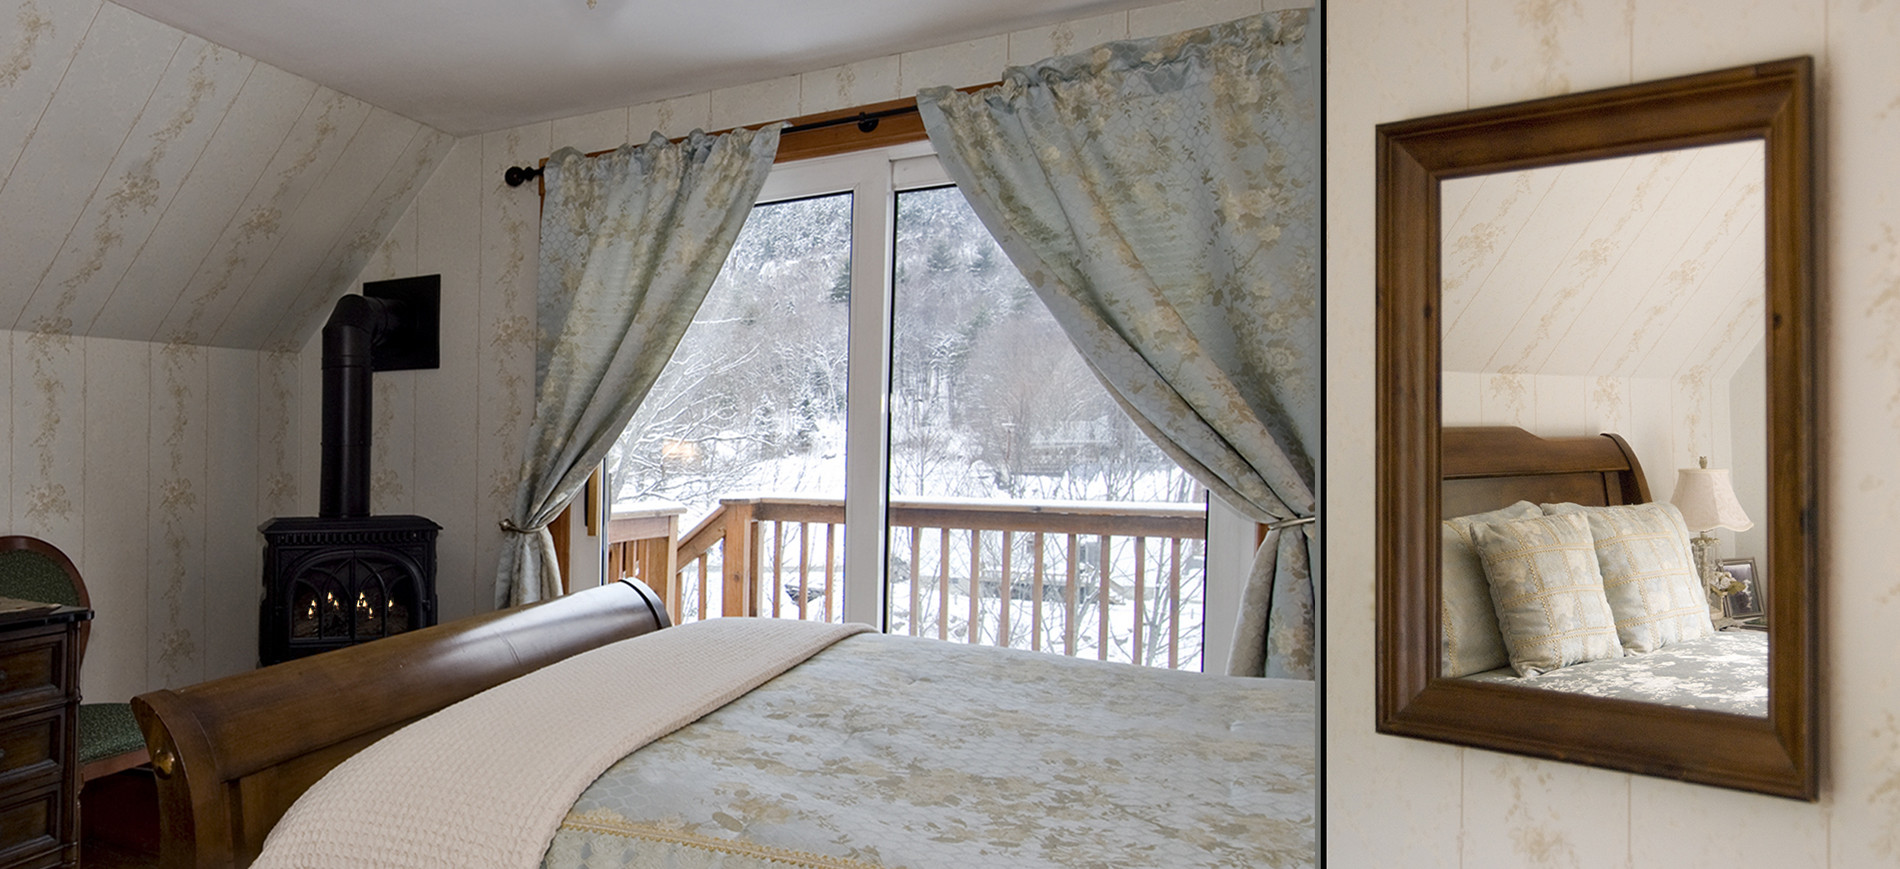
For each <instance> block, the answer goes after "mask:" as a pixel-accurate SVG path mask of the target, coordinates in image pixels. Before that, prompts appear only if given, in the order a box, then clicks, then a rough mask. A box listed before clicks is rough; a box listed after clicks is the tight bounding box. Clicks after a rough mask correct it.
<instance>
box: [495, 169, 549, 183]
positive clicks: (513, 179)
mask: <svg viewBox="0 0 1900 869" xmlns="http://www.w3.org/2000/svg"><path fill="white" fill-rule="evenodd" d="M542 171H543V170H541V169H540V168H538V167H535V166H510V167H508V171H507V172H504V173H502V176H501V180H503V181H506V182H508V186H509V187H520V186H521V185H523V184H526V183H528V182H529V181H533V180H534V179H536V178H539V177H541V172H542Z"/></svg>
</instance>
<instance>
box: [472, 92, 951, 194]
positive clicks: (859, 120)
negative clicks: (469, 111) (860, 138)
mask: <svg viewBox="0 0 1900 869" xmlns="http://www.w3.org/2000/svg"><path fill="white" fill-rule="evenodd" d="M916 113H917V106H916V104H914V103H913V104H911V105H908V106H899V107H897V108H894V109H884V110H882V111H876V112H859V113H857V114H855V115H849V116H847V117H842V118H831V119H829V120H824V121H811V122H808V123H803V124H791V125H788V126H785V127H782V128H780V129H779V135H790V134H792V133H808V132H811V131H813V130H824V129H829V128H831V127H842V126H844V125H845V124H856V125H857V127H858V132H860V133H869V132H872V131H874V130H876V129H877V123H878V121H880V120H883V119H884V118H894V117H897V116H899V115H911V114H916ZM543 171H545V170H543V169H542V168H541V167H539V166H510V167H508V169H507V170H506V171H504V172H503V173H502V180H503V181H506V182H507V183H508V186H509V187H520V186H521V185H523V184H526V183H528V182H529V181H533V180H534V179H536V178H539V177H541V173H542V172H543Z"/></svg>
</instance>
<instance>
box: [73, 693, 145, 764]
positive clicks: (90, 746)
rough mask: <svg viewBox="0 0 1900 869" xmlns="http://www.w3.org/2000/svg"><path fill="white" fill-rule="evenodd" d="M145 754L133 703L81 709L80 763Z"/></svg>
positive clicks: (99, 705) (102, 704)
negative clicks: (125, 755)
mask: <svg viewBox="0 0 1900 869" xmlns="http://www.w3.org/2000/svg"><path fill="white" fill-rule="evenodd" d="M144 750H145V737H144V735H142V734H140V733H139V723H138V721H137V720H135V719H133V717H132V704H130V703H82V704H80V706H79V763H80V765H81V766H84V765H86V764H88V763H91V762H93V761H95V760H102V759H104V758H108V757H116V756H118V755H121V754H130V753H132V752H135V751H144Z"/></svg>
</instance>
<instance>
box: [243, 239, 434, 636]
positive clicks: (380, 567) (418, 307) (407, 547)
mask: <svg viewBox="0 0 1900 869" xmlns="http://www.w3.org/2000/svg"><path fill="white" fill-rule="evenodd" d="M440 280H441V278H440V276H439V275H431V276H428V277H425V278H406V279H403V280H400V281H380V282H376V283H368V284H364V285H363V295H361V296H355V295H350V296H344V297H343V298H342V299H341V300H339V301H338V302H337V305H336V309H335V311H333V312H332V313H331V315H330V320H329V322H328V323H325V324H324V327H323V478H322V488H321V493H320V496H319V502H318V509H317V515H316V516H315V517H307V516H304V517H291V518H279V519H272V520H271V521H269V522H267V523H265V524H264V526H263V527H262V528H261V529H259V530H261V531H262V532H263V533H264V542H265V546H264V601H263V604H262V606H261V607H260V611H259V615H258V630H257V646H258V659H259V661H260V662H262V663H263V664H265V665H270V664H276V663H279V662H282V661H288V660H290V659H292V658H301V657H304V656H306V655H314V654H316V653H318V652H324V651H328V650H330V649H338V648H342V647H344V646H351V645H355V644H357V643H363V642H368V641H370V640H375V639H380V638H382V637H387V636H391V635H393V634H399V633H402V632H404V631H409V630H414V629H416V628H424V627H428V626H430V625H433V624H435V620H436V612H435V607H436V594H435V538H436V533H437V532H439V531H441V530H442V529H441V526H439V525H437V524H435V523H434V522H431V521H429V520H427V519H424V518H422V517H421V516H371V515H370V511H369V476H370V419H371V416H370V398H371V394H372V390H371V375H372V373H373V372H375V371H390V370H397V369H405V368H435V367H438V363H437V355H438V350H437V339H436V322H437V318H438V311H439V310H440V308H439V305H440V294H441V283H440Z"/></svg>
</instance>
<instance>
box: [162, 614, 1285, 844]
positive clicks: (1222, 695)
mask: <svg viewBox="0 0 1900 869" xmlns="http://www.w3.org/2000/svg"><path fill="white" fill-rule="evenodd" d="M665 626H666V617H665V614H664V611H663V609H661V608H660V606H659V605H658V603H657V601H656V600H655V599H654V598H652V597H651V595H650V593H648V592H645V591H644V590H642V589H640V588H636V587H634V586H632V585H629V584H615V585H613V586H609V587H606V588H602V589H596V590H591V591H588V592H583V593H580V594H576V595H571V596H569V597H566V598H561V599H558V600H555V601H551V602H548V603H544V604H538V605H535V606H531V607H526V608H522V609H520V610H514V611H505V612H502V613H497V614H493V615H491V616H487V617H484V618H482V619H478V620H473V621H469V622H465V623H457V624H452V625H444V626H441V627H440V628H435V629H431V630H428V631H420V632H416V633H414V634H410V635H403V636H399V637H395V638H391V639H389V640H385V641H379V642H378V643H372V644H367V645H365V646H361V647H356V648H352V649H348V650H343V651H340V652H333V653H329V654H326V655H322V656H317V657H314V658H311V659H308V661H298V662H293V663H290V664H285V665H280V666H278V667H272V668H268V669H266V670H260V671H256V672H253V673H247V674H242V675H239V676H234V677H230V678H228V679H224V680H218V681H215V682H211V683H206V684H204V685H199V686H193V687H190V688H185V689H181V690H178V691H160V692H154V693H152V694H148V695H143V696H141V697H140V698H138V699H137V700H136V701H135V705H136V706H137V708H138V712H139V715H140V722H141V726H142V727H143V728H144V730H145V733H146V736H147V741H148V743H149V744H150V745H151V746H152V747H153V750H154V762H155V766H156V768H157V771H158V773H159V775H160V779H159V786H160V801H161V824H162V827H163V830H162V835H163V847H164V855H163V859H164V862H165V865H167V866H177V867H184V866H193V867H198V866H244V865H250V864H251V863H252V861H253V860H255V859H257V858H258V855H259V853H260V851H262V850H264V845H265V842H266V839H267V837H268V836H269V835H270V834H271V833H272V831H273V829H276V830H277V832H278V835H277V840H276V841H273V842H272V843H271V849H272V850H271V853H270V854H269V855H267V856H266V858H265V861H264V863H262V864H260V865H266V864H269V863H270V862H271V861H274V860H276V859H277V857H278V852H279V851H282V850H283V849H286V848H301V847H303V845H302V844H300V843H302V842H304V841H305V839H310V840H311V841H313V842H314V841H316V840H318V839H322V840H324V841H323V842H318V843H317V844H313V845H311V846H310V848H311V849H313V850H308V851H306V852H304V853H306V854H308V853H316V854H319V855H322V854H328V855H329V859H330V860H331V862H332V864H334V865H351V864H352V863H355V862H358V860H359V855H357V854H355V853H354V852H353V849H355V848H357V847H360V846H361V845H362V843H364V842H366V841H370V840H383V839H386V838H389V837H400V836H406V835H408V834H407V833H404V832H402V831H403V830H406V829H408V828H410V827H412V826H416V825H418V824H420V825H421V826H428V825H431V824H440V825H444V829H445V830H447V828H448V827H453V826H455V825H457V824H460V825H464V826H465V827H466V829H463V830H459V831H455V830H449V831H447V832H441V831H438V833H439V834H438V833H430V834H428V835H431V836H435V839H433V840H431V841H432V842H433V843H434V844H426V843H425V844H415V843H412V842H405V843H404V844H403V845H402V846H401V847H399V848H396V849H395V850H398V851H402V850H404V849H407V850H408V852H409V853H410V855H411V856H414V854H415V853H421V854H422V855H423V856H422V857H421V858H420V859H419V860H414V861H411V862H410V863H409V865H471V864H480V865H545V866H548V867H554V869H564V867H570V866H589V867H595V866H649V865H652V866H659V865H669V866H670V865H694V866H723V867H729V869H730V867H749V866H788V865H789V866H832V867H869V866H947V865H1006V866H1037V865H1051V866H1055V865H1106V864H1118V863H1121V864H1139V865H1169V866H1191V865H1249V866H1304V865H1311V864H1312V862H1313V843H1314V834H1313V826H1312V819H1313V808H1314V776H1315V773H1314V755H1313V752H1314V742H1315V740H1314V736H1313V722H1314V716H1313V703H1314V700H1313V690H1312V685H1311V683H1305V682H1285V681H1280V680H1260V679H1251V680H1245V679H1232V678H1228V677H1215V676H1203V675H1200V674H1190V673H1174V672H1170V671H1161V670H1149V669H1145V668H1135V667H1130V666H1127V665H1119V664H1103V663H1100V662H1094V661H1078V660H1074V659H1067V658H1061V657H1057V656H1051V655H1045V654H1040V653H1029V652H1016V651H1011V650H1005V649H994V648H987V647H971V646H963V645H958V644H952V643H943V642H939V641H934V640H918V639H913V638H905V637H889V636H884V635H879V634H875V633H854V632H852V631H851V630H849V629H843V628H832V627H827V626H818V625H813V624H811V623H798V622H775V621H774V620H759V619H727V620H715V621H713V622H704V623H695V624H691V625H686V626H683V627H679V628H670V629H668V630H665V631H661V630H659V629H660V628H661V627H665ZM762 634H782V635H783V636H784V637H785V638H786V639H784V640H772V641H771V642H774V643H780V644H781V645H783V644H786V643H789V644H791V645H795V646H798V647H799V651H798V653H797V654H795V655H791V656H790V657H795V658H797V660H796V661H792V662H791V663H789V664H788V665H786V666H778V665H775V664H771V663H770V662H771V661H775V660H777V659H778V658H779V657H780V655H779V653H778V652H775V651H771V650H765V651H754V650H752V647H750V646H747V643H751V642H754V640H753V639H752V638H755V637H758V636H760V635H762ZM821 635H822V636H821ZM624 638H635V639H631V641H629V642H617V641H618V640H621V639H624ZM759 642H761V643H764V642H765V641H759ZM695 644H697V645H695ZM806 646H811V647H814V648H815V651H809V652H808V651H805V647H806ZM379 647H380V648H379ZM761 648H764V647H763V646H761ZM774 648H776V647H774ZM708 649H710V650H713V651H712V652H708V651H707V650H708ZM735 649H737V650H739V651H732V650H735ZM720 650H724V651H725V652H729V654H725V655H724V657H721V656H720ZM709 658H719V660H717V661H711V662H710V663H704V664H699V663H695V664H693V665H692V666H689V667H682V666H680V665H679V662H680V661H693V662H702V661H707V660H708V659H709ZM728 659H730V660H728ZM654 662H659V663H654ZM666 662H672V663H670V664H669V663H666ZM589 668H591V669H592V670H593V671H595V675H594V676H591V677H588V679H587V680H582V679H577V678H575V677H574V674H575V673H579V672H581V671H583V670H587V669H589ZM687 669H690V670H693V671H694V672H695V673H700V672H704V673H707V674H711V673H721V672H726V671H727V670H731V671H732V674H735V675H731V676H730V679H731V681H732V682H733V683H734V684H736V685H737V688H733V687H732V686H726V687H720V686H716V685H715V686H710V687H707V686H701V685H699V684H697V682H695V683H694V684H685V683H684V682H681V683H679V684H675V681H676V680H677V674H678V673H679V672H680V671H682V670H687ZM741 670H744V671H746V673H749V674H750V675H746V673H740V672H739V671H741ZM366 672H373V673H380V674H385V675H384V676H383V677H381V678H376V679H363V678H357V677H355V676H351V675H350V674H352V673H355V674H359V675H360V674H361V673H366ZM524 674H529V675H527V678H522V679H519V680H515V677H517V676H523V675H524ZM655 674H658V675H657V676H656V675H655ZM668 674H672V675H668ZM510 680H515V681H510ZM754 682H755V683H756V685H755V684H751V683H754ZM313 683H314V684H313ZM504 683H505V684H504ZM563 685H565V686H567V687H561V686H563ZM495 686H499V687H495ZM576 686H585V687H576ZM491 687H495V690H486V689H489V688H491ZM312 689H315V690H312ZM553 691H578V692H579V693H578V694H574V695H571V696H569V695H557V694H551V693H543V692H553ZM511 692H513V699H506V698H508V697H509V696H510V694H511ZM728 694H732V695H735V696H725V695H728ZM313 695H315V696H313ZM701 695H703V696H701ZM556 696H565V697H566V699H563V700H558V701H557V700H550V699H549V698H551V697H556ZM498 698H499V699H498ZM491 702H492V703H495V704H501V705H500V706H494V707H492V708H491V707H484V706H483V705H482V704H484V703H491ZM550 704H558V705H550ZM507 706H516V707H523V706H525V707H529V708H536V707H538V708H541V709H547V708H559V709H561V710H562V713H561V714H560V715H559V716H557V719H558V721H559V724H558V730H559V732H560V733H562V734H569V733H587V734H609V733H611V736H603V737H601V738H592V737H590V738H587V739H569V738H567V737H566V736H563V737H561V738H559V739H553V740H547V742H548V743H549V746H550V748H549V749H548V750H551V751H553V752H555V754H556V755H557V756H554V757H552V758H549V757H542V758H540V759H536V760H533V761H522V760H520V759H517V758H515V757H513V756H512V754H513V752H512V751H511V750H510V749H508V746H509V745H512V744H513V743H514V742H519V741H524V740H523V739H522V736H521V735H522V734H528V733H532V732H534V731H533V730H532V729H522V730H515V731H511V730H509V727H511V726H513V725H510V724H507V723H494V722H502V719H503V717H504V716H503V714H502V713H500V712H497V711H495V710H496V709H500V708H504V707H507ZM701 707H706V708H705V709H702V708H701ZM628 709H637V712H638V714H631V715H628V716H627V717H628V718H629V719H638V720H637V721H630V722H628V723H627V724H626V727H625V729H626V730H628V731H631V732H638V733H645V731H646V730H649V729H652V730H657V731H663V732H659V733H658V735H657V736H653V737H652V739H651V741H645V742H644V747H641V748H639V749H638V750H637V751H631V753H628V752H627V751H621V750H619V747H618V746H619V744H620V743H621V742H623V741H625V740H626V739H629V738H633V737H623V736H622V735H621V734H620V733H618V732H617V731H616V728H614V727H603V726H601V724H600V722H602V721H605V720H609V719H614V716H615V715H617V714H619V713H617V712H616V710H628ZM436 710H443V711H440V712H436ZM432 712H434V713H435V714H433V715H430V713H432ZM424 716H428V717H427V718H424ZM648 718H653V719H669V720H670V719H681V720H684V721H690V722H691V723H689V724H685V726H681V727H677V729H671V728H670V726H669V725H668V724H667V723H665V722H662V723H661V724H660V725H658V726H657V727H652V728H649V727H648V723H647V722H646V719H648ZM411 722H414V724H413V726H409V727H404V725H407V724H410V723H411ZM524 726H526V725H524ZM398 728H402V729H401V730H400V731H398V730H397V729H398ZM477 731H480V732H482V733H483V734H484V738H489V737H494V738H498V739H499V740H500V745H499V747H491V748H475V749H471V748H470V747H469V746H470V745H473V743H461V742H458V740H461V739H463V737H466V736H468V735H469V734H471V733H475V732H477ZM490 731H492V733H490ZM392 732H393V735H391V736H387V737H386V738H384V737H385V735H386V734H392ZM510 733H513V734H515V735H514V736H509V734H510ZM640 738H641V739H642V740H644V737H640ZM526 741H532V740H526ZM595 743H598V744H595ZM540 750H541V749H540V748H537V749H536V751H537V752H538V751H540ZM430 751H435V752H438V753H439V755H440V756H439V757H435V758H432V759H430V758H424V757H423V753H426V752H430ZM563 753H565V754H563ZM569 755H572V756H569ZM583 756H584V757H583ZM351 757H355V758H356V760H355V761H353V762H351V763H348V764H345V763H344V762H345V760H346V759H348V758H351ZM577 758H579V759H578V760H577ZM521 763H529V765H528V766H525V767H521V766H518V765H519V764H521ZM458 764H459V768H457V769H451V768H452V767H457V765H458ZM510 764H517V767H518V768H515V769H514V771H510V767H509V765H510ZM340 765H341V767H340V768H339V766H340ZM570 767H572V768H575V769H579V768H583V767H584V768H586V769H585V771H584V772H574V771H571V770H570V771H569V772H566V773H562V772H558V771H559V770H569V769H570ZM332 769H336V772H335V773H333V774H331V775H329V776H328V778H324V776H325V774H326V773H330V772H331V770H332ZM437 769H440V770H441V771H442V774H443V775H445V776H446V777H447V778H445V779H444V781H446V782H448V784H438V785H427V784H420V783H418V782H413V781H410V778H411V777H412V775H413V776H420V775H423V774H424V773H425V772H427V771H430V770H437ZM526 769H532V770H535V772H534V773H532V774H524V773H523V772H521V770H526ZM366 770H367V771H366ZM545 770H555V771H556V772H543V771H545ZM603 773H605V774H604V775H603ZM563 775H565V776H567V777H568V778H572V779H574V780H575V781H577V782H578V784H576V785H573V786H571V788H570V786H569V785H566V784H560V783H558V782H556V781H555V780H556V779H559V778H561V777H562V776H563ZM379 777H380V778H379ZM483 777H491V778H495V779H497V781H499V782H502V783H503V784H504V785H505V784H506V783H507V782H511V781H513V782H521V786H520V787H518V788H512V790H528V789H532V788H542V789H544V790H552V791H563V792H564V793H565V794H566V796H565V797H564V799H565V800H566V802H565V803H563V804H562V805H561V806H560V807H559V808H558V810H557V811H555V812H553V817H552V818H551V820H534V821H532V822H529V821H527V820H522V821H521V822H520V823H516V821H517V819H518V816H521V815H522V812H521V811H519V810H516V809H513V808H508V807H507V806H505V805H498V803H505V802H506V801H507V800H508V799H511V798H512V795H511V794H509V793H502V794H501V795H500V797H499V798H498V799H497V798H493V797H483V796H473V797H470V796H466V795H465V796H460V797H456V798H454V799H445V800H431V799H417V798H416V797H415V796H414V794H413V793H411V794H410V795H408V796H402V795H389V794H382V791H383V790H386V789H389V788H392V787H394V788H398V789H400V788H403V787H415V788H420V789H421V790H420V791H419V792H420V793H426V794H435V793H447V792H450V791H457V792H459V791H460V790H462V789H463V783H464V782H466V781H469V780H471V779H477V778H483ZM320 778H323V781H322V782H321V784H319V783H318V781H319V779H320ZM364 782H371V784H364ZM376 782H380V783H376ZM469 787H470V788H475V786H474V785H470V786H469ZM503 790H504V791H506V790H510V788H507V787H505V786H504V788H503ZM576 793H578V794H579V796H578V797H576V796H575V794H576ZM365 795H371V796H365ZM378 795H380V796H378ZM300 796H301V797H303V799H302V800H301V801H300V802H295V803H294V804H293V801H296V800H298V798H299V797H300ZM385 797H386V798H385ZM378 799H382V802H377V800H378ZM456 800H462V801H463V802H464V804H463V805H461V806H459V807H457V805H456V802H455V801H456ZM417 803H437V805H432V806H423V807H421V808H419V809H417V810H416V811H417V812H420V814H416V815H415V817H410V816H409V814H406V813H409V809H410V808H412V807H414V806H415V805H416V804H417ZM444 807H447V809H446V810H445V809H444ZM445 811H446V813H445ZM535 811H544V810H541V809H536V810H535ZM325 812H340V813H342V814H336V815H325V814H324V813H325ZM430 812H434V813H435V815H434V819H433V820H430V821H427V822H426V823H422V822H418V821H416V820H415V819H416V818H419V817H422V816H424V815H428V814H429V813H430ZM399 816H400V817H399ZM286 817H287V819H286ZM337 818H347V819H348V820H343V821H339V820H337ZM385 818H395V820H392V821H388V822H387V823H385V822H384V820H383V819H385ZM313 819H315V820H313ZM359 821H360V822H362V823H364V824H366V825H374V824H383V826H382V827H373V826H365V827H360V828H359V827H357V826H355V825H356V824H358V823H359ZM503 828H509V829H508V830H503ZM515 828H519V829H515ZM337 830H347V832H345V833H342V834H337V833H336V831H337ZM326 837H327V838H326ZM425 838H427V837H426V836H425ZM458 848H459V849H467V850H461V851H458V850H455V849H458ZM325 849H328V850H325ZM503 852H507V854H506V855H504V854H503ZM470 855H476V856H473V857H472V856H470ZM522 855H527V856H526V857H525V860H524V858H523V856H522ZM368 859H369V858H361V860H362V861H363V862H367V861H368ZM376 859H381V858H376ZM404 859H406V858H404ZM393 862H395V863H401V862H402V860H401V859H398V860H395V861H393ZM322 864H323V861H322V860H321V859H311V860H306V859H304V858H298V859H296V860H293V861H288V862H285V863H284V864H283V865H322Z"/></svg>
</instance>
